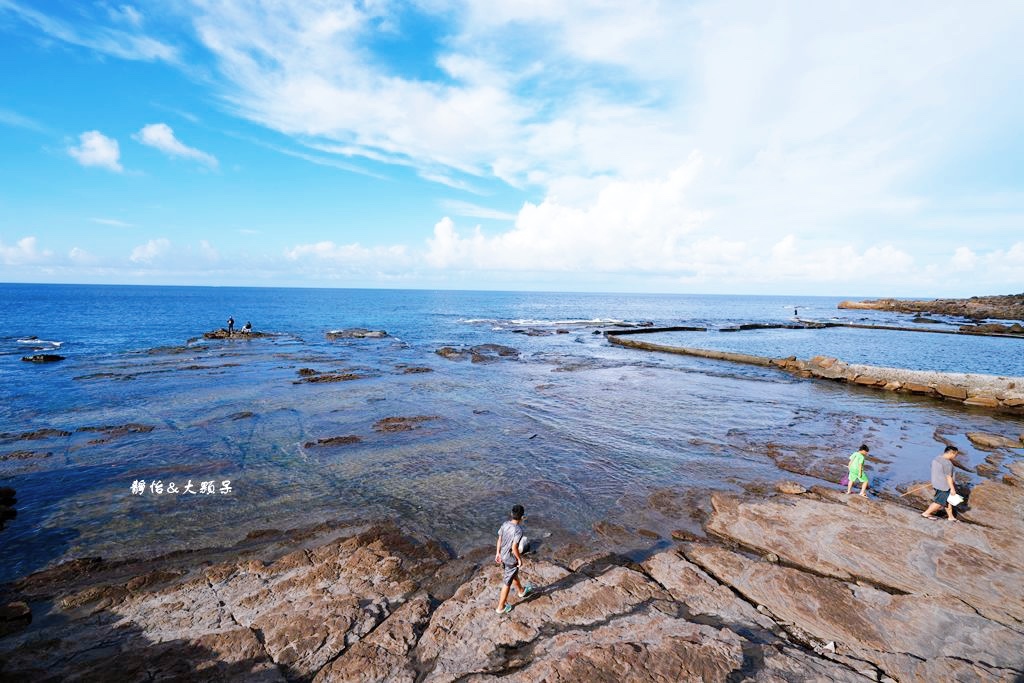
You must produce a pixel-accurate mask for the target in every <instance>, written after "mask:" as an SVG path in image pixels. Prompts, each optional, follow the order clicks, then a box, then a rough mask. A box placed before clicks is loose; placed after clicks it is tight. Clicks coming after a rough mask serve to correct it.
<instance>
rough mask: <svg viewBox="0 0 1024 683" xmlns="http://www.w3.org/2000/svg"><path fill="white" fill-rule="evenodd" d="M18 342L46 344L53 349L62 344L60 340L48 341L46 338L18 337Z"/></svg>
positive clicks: (36, 344)
mask: <svg viewBox="0 0 1024 683" xmlns="http://www.w3.org/2000/svg"><path fill="white" fill-rule="evenodd" d="M18 343H19V344H32V345H34V346H43V345H47V346H52V347H53V348H55V349H59V348H60V347H61V346H63V344H64V342H62V341H48V340H46V339H19V340H18Z"/></svg>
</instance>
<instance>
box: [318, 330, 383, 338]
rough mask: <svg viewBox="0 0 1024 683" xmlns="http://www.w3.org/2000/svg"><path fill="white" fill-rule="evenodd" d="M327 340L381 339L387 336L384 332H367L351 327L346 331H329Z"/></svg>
mask: <svg viewBox="0 0 1024 683" xmlns="http://www.w3.org/2000/svg"><path fill="white" fill-rule="evenodd" d="M326 336H327V338H328V339H383V338H384V337H387V336H388V333H387V332H385V331H384V330H367V329H364V328H362V327H351V328H349V329H346V330H331V331H330V332H328V333H327V335H326Z"/></svg>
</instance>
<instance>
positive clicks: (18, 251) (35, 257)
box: [0, 236, 53, 266]
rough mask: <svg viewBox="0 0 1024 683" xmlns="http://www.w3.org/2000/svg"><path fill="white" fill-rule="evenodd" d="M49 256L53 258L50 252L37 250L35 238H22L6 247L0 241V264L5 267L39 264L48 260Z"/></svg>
mask: <svg viewBox="0 0 1024 683" xmlns="http://www.w3.org/2000/svg"><path fill="white" fill-rule="evenodd" d="M51 256H53V253H52V252H50V251H47V250H45V249H43V250H40V249H39V247H38V246H37V245H36V238H35V237H31V236H30V237H22V238H21V239H20V240H18V241H17V242H15V243H14V244H12V245H6V244H4V242H3V240H0V263H3V264H4V265H5V266H20V265H25V264H33V263H40V262H43V261H46V260H48V259H49V258H50V257H51Z"/></svg>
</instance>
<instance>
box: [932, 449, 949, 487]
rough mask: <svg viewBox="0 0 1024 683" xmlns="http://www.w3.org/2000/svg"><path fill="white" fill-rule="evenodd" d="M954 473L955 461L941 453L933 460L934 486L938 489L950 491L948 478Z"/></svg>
mask: <svg viewBox="0 0 1024 683" xmlns="http://www.w3.org/2000/svg"><path fill="white" fill-rule="evenodd" d="M951 474H953V463H952V462H950V461H949V460H947V459H946V458H944V457H942V456H941V455H940V456H939V457H937V458H935V459H934V460H932V488H933V489H935V490H936V491H948V490H949V481H948V480H947V479H946V477H948V476H949V475H951Z"/></svg>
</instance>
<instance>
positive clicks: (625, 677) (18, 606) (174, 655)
mask: <svg viewBox="0 0 1024 683" xmlns="http://www.w3.org/2000/svg"><path fill="white" fill-rule="evenodd" d="M1013 464H1014V465H1017V464H1019V463H1013ZM1019 469H1021V468H1016V469H1014V468H1012V467H1011V471H1014V472H1015V473H1016V472H1017V470H1019ZM779 488H782V489H791V488H794V487H790V486H780V487H779ZM801 488H802V487H801ZM670 502H672V501H668V502H666V504H664V505H662V507H663V508H664V514H666V515H672V514H684V513H685V511H684V510H683V509H682V508H678V509H676V508H677V507H678V506H673V505H669V504H668V503H670ZM712 503H713V510H712V512H711V516H710V518H709V520H708V521H707V523H706V529H707V531H708V532H709V536H710V537H712V538H713V539H718V541H706V540H705V541H688V542H686V543H683V544H681V545H680V546H678V547H676V548H672V549H668V550H663V551H661V552H658V553H657V554H654V555H653V556H651V557H649V558H647V559H646V560H644V561H643V562H642V563H639V564H637V563H636V562H634V561H632V560H630V559H628V558H626V557H623V556H620V555H617V554H615V553H611V552H605V551H592V552H591V554H589V555H588V554H585V551H584V550H583V548H584V546H575V547H574V546H571V545H570V546H567V547H566V548H562V549H558V548H554V547H552V548H551V549H550V554H549V555H543V556H535V555H527V556H526V557H527V559H526V562H525V565H524V568H523V577H522V578H523V579H524V580H525V581H528V582H530V583H532V584H533V585H534V586H535V587H536V590H535V592H534V593H533V594H532V595H530V596H527V597H526V598H525V599H519V598H517V597H515V596H513V597H512V598H511V601H510V602H511V604H512V605H513V606H514V608H513V610H512V611H511V612H510V613H508V614H504V615H497V614H495V613H494V607H495V603H496V601H497V596H498V590H499V586H500V573H501V570H500V568H499V567H497V566H495V565H494V564H492V563H491V562H490V557H489V553H488V552H482V553H480V554H478V555H472V556H469V557H465V558H452V557H450V555H449V554H448V553H447V552H446V551H445V550H444V549H443V548H442V547H441V546H439V545H437V544H436V543H433V542H431V541H429V540H427V539H423V538H419V537H415V536H412V535H409V534H406V533H403V532H402V531H401V530H399V529H397V528H396V527H394V526H392V525H376V526H364V527H356V528H345V527H341V528H334V527H325V528H324V529H321V530H320V531H319V532H317V533H313V532H309V533H296V532H291V533H284V532H280V531H275V530H267V531H266V532H260V533H258V534H253V535H250V537H249V539H248V542H250V545H249V546H245V545H242V546H240V547H239V548H236V549H234V550H233V551H230V552H228V551H220V553H221V554H220V555H216V554H212V555H211V554H202V553H198V554H194V553H179V554H172V555H169V556H166V557H164V558H157V559H156V560H148V561H139V562H134V563H133V562H130V561H129V562H109V563H108V562H104V561H102V560H100V559H96V558H91V559H90V558H84V559H80V560H75V561H73V562H70V563H66V564H64V565H61V566H59V567H57V568H54V569H50V570H46V571H44V572H40V573H38V574H36V575H34V576H32V577H29V578H27V579H25V580H23V581H21V582H19V583H17V584H15V585H14V586H13V587H12V590H13V593H14V594H12V595H10V596H8V597H6V598H5V599H4V600H3V601H2V603H0V604H4V605H8V606H9V610H8V611H7V612H5V613H4V614H9V615H10V619H9V621H10V622H11V627H12V628H16V629H20V630H17V631H16V632H14V633H11V634H10V635H7V636H6V637H0V678H10V679H12V680H41V681H47V680H65V679H95V680H124V681H136V680H138V681H142V680H171V679H176V678H189V679H198V680H232V681H235V680H237V681H242V680H266V681H279V680H315V681H317V682H320V683H325V682H330V681H399V682H404V683H416V682H430V683H448V682H454V681H466V682H469V681H476V682H482V681H498V680H499V679H500V680H502V681H512V682H518V683H527V682H531V683H532V682H533V681H548V682H549V683H569V682H570V681H597V682H604V681H607V682H608V683H612V682H615V683H618V682H620V681H636V682H641V681H659V682H664V683H669V682H675V681H695V682H696V681H723V682H725V681H766V682H767V681H773V682H774V681H851V682H852V681H865V680H875V681H882V680H900V681H910V680H935V681H952V680H958V681H959V680H971V681H1015V680H1019V679H1020V677H1021V676H1022V675H1024V603H1022V596H1021V594H1020V586H1021V585H1022V582H1021V578H1022V577H1021V571H1020V567H1021V566H1022V563H1024V549H1022V547H1021V544H1020V543H1019V538H1020V537H1021V535H1022V531H1024V522H1022V521H1021V518H1022V512H1024V487H1022V486H1017V485H1010V484H1004V483H999V482H985V483H982V484H980V485H979V486H977V487H975V490H974V492H973V494H972V496H971V504H972V507H971V509H970V510H969V512H968V513H966V514H965V519H966V521H965V522H961V523H958V524H954V523H947V522H942V521H933V522H930V521H927V520H924V519H921V517H920V515H919V512H918V511H916V510H914V509H911V508H909V507H904V506H901V505H898V504H895V503H892V502H885V501H880V500H873V499H867V500H865V499H861V498H860V497H858V496H851V497H847V496H845V495H844V494H841V493H836V492H835V491H829V490H826V489H822V488H818V487H812V488H811V489H810V490H809V491H802V492H800V493H797V492H796V491H795V490H794V491H793V492H792V493H779V494H771V493H768V492H765V493H763V494H762V495H759V496H756V497H754V496H744V495H739V494H715V495H714V496H713V499H712ZM720 541H724V543H721V542H720ZM253 544H262V545H253ZM546 547H547V546H546ZM573 548H575V549H573ZM752 551H753V552H752ZM28 605H33V607H32V608H31V610H30V614H29V612H26V610H27V609H28ZM29 615H30V616H31V618H32V620H31V623H29V622H28V621H27V618H28V617H29Z"/></svg>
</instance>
